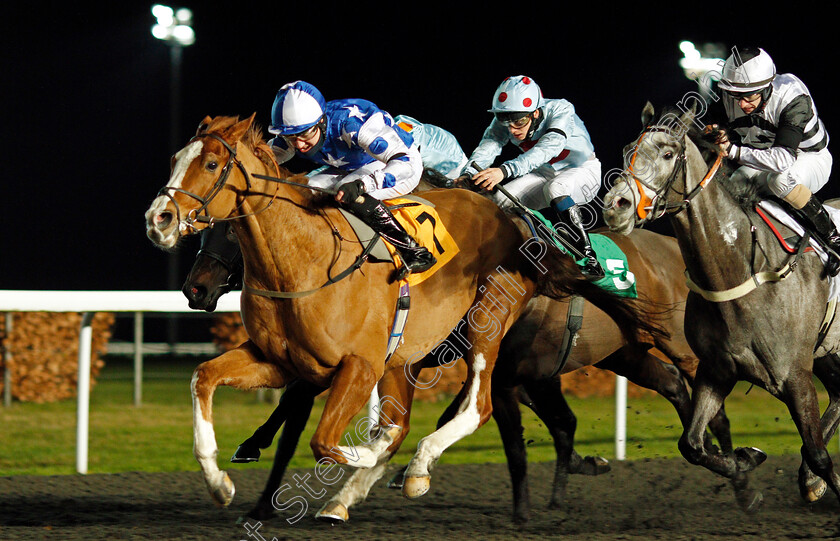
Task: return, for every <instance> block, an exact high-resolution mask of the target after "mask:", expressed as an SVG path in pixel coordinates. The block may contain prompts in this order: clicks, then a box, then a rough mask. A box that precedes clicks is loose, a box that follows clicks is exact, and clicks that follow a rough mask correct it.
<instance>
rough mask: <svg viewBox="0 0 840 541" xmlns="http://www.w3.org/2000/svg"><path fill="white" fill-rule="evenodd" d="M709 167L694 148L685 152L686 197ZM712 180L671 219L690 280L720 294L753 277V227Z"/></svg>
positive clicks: (734, 203)
mask: <svg viewBox="0 0 840 541" xmlns="http://www.w3.org/2000/svg"><path fill="white" fill-rule="evenodd" d="M707 171H708V166H707V165H706V163H705V161H704V160H703V158H702V156H701V155H700V152H699V151H698V150H697V149H696V148H695V147H693V146H690V147H689V150H688V151H687V164H686V186H685V192H686V193H689V192H690V191H691V190H692V189H693V188H694V187H695V186H696V185H697V184H699V182H700V181H701V180H702V179H703V177H704V176H705V175H706V173H707ZM720 182H721V181H720V180H719V179H717V178H715V179H713V180H710V181H709V182H708V184H706V187H705V188H703V190H702V191H701V192H700V193H698V194H697V195H696V196H695V197H694V198H693V199H692V200H691V201H690V203H688V207H687V208H686V209H684V210H683V211H682V212H679V213H677V214H675V215H674V216H673V218H672V224H673V226H674V231H675V233H676V236H677V240H678V241H679V245H680V251H681V252H682V256H683V259H684V260H685V265H686V269H687V270H688V272H689V274H690V276H691V278H692V279H693V280H694V281H695V282H697V283H698V284H699V285H700V286H701V287H706V288H709V289H714V290H722V289H727V288H730V287H732V285H733V281H736V280H737V281H738V282H740V281H741V280H743V279H746V278H747V277H749V276H750V275H751V274H752V265H753V261H752V260H751V256H752V246H751V244H752V233H751V227H752V224H751V222H750V220H749V218H748V216H747V214H746V213H745V212H744V211H743V210H742V209H740V208H739V207H738V205H737V204H736V202H735V200H734V199H733V198H732V197H731V196H730V195H729V193H727V191H726V189H725V188H723V186H722V185H721V184H720Z"/></svg>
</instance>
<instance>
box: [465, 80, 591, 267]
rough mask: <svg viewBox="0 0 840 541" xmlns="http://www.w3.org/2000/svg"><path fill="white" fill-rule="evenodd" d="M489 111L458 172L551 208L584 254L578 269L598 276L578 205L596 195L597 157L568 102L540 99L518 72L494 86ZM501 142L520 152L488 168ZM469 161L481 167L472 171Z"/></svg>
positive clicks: (502, 199)
mask: <svg viewBox="0 0 840 541" xmlns="http://www.w3.org/2000/svg"><path fill="white" fill-rule="evenodd" d="M489 112H491V113H493V120H492V122H491V123H490V126H489V127H488V128H487V129H486V130H485V131H484V136H483V137H482V139H481V142H480V143H479V144H478V147H476V149H475V150H474V151H473V153H472V156H470V159H469V163H470V165H469V166H467V167H466V168H464V170H463V174H465V175H470V176H471V177H472V178H473V180H474V182H475V184H476V185H478V186H481V187H482V188H485V189H487V190H491V189H493V187H495V186H496V185H497V184H499V183H500V182H505V184H504V187H505V189H506V190H507V191H508V192H509V193H510V194H511V195H513V196H514V197H516V198H517V199H519V201H520V202H521V203H522V204H523V205H525V206H526V207H528V208H531V209H535V210H538V209H542V208H546V207H548V206H552V207H554V209H555V210H557V212H558V214H559V215H560V218H561V219H562V220H563V222H565V223H566V224H569V225H571V226H573V230H572V231H567V233H569V235H568V236H569V237H571V240H572V241H573V242H574V244H575V248H576V249H577V250H578V251H579V252H580V253H582V254H583V255H584V256H585V257H586V262H585V264H584V267H583V269H582V271H583V272H584V273H585V274H587V275H589V276H592V277H599V276H603V275H604V271H603V269H602V268H601V265H600V264H599V263H598V260H597V259H596V257H595V251H594V250H593V249H592V245H591V244H590V242H589V235H588V233H587V231H586V227H585V226H584V224H583V220H582V219H581V214H580V209H579V205H585V204H586V203H589V202H590V201H592V200H593V199H594V198H595V196H596V195H597V194H598V190H599V189H600V187H601V162H600V161H599V160H598V158H596V157H595V151H594V147H593V145H592V141H591V140H590V138H589V132H588V131H587V130H586V126H585V125H584V124H583V121H582V120H581V119H580V117H578V115H577V114H576V113H575V108H574V106H573V105H572V104H571V103H570V102H568V101H567V100H564V99H550V100H547V99H544V98H543V95H542V91H541V90H540V87H539V86H538V85H537V83H536V82H535V81H534V80H533V79H531V78H530V77H526V76H524V75H518V76H516V77H508V78H507V79H505V80H504V81H503V82H502V84H500V85H499V87H498V88H497V89H496V92H495V94H494V95H493V103H492V107H491V108H490V111H489ZM507 143H513V144H514V145H515V146H516V147H518V148H519V150H521V151H522V154H520V155H519V156H517V157H515V158H513V159H511V160H508V161H505V162H504V163H502V164H501V165H500V166H498V167H492V165H493V164H494V162H495V160H496V158H497V157H498V156H499V154H501V152H502V147H503V146H504V145H506V144H507ZM473 162H475V164H476V165H478V167H480V168H482V171H480V172H478V171H476V170H475V168H473V167H472V163H473ZM493 198H494V199H495V201H496V202H497V203H498V204H499V206H501V207H502V208H509V207H511V206H512V203H511V201H509V200H508V199H507V197H506V196H505V195H504V194H502V193H495V194H494V195H493Z"/></svg>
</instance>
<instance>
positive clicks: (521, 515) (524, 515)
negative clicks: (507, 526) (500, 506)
mask: <svg viewBox="0 0 840 541" xmlns="http://www.w3.org/2000/svg"><path fill="white" fill-rule="evenodd" d="M530 519H531V514H530V513H528V512H527V511H525V512H514V513H513V523H514V524H527V523H528V521H529V520H530Z"/></svg>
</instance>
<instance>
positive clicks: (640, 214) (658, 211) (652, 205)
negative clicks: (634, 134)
mask: <svg viewBox="0 0 840 541" xmlns="http://www.w3.org/2000/svg"><path fill="white" fill-rule="evenodd" d="M656 132H661V133H667V134H669V136H670V137H671V138H672V140H680V141H681V142H680V150H679V154H678V155H677V158H676V161H677V163H676V165H674V169H673V171H671V174H670V176H669V177H668V179H667V180H666V181H665V182H664V183H663V184H662V185H661V186H660V187H659V188H655V187H653V186H651V185H649V184H648V183H647V182H645V181H644V180H643V179H641V178H639V177H638V176H637V175H636V174H635V172H634V171H633V168H634V167H635V164H636V157H637V155H638V153H639V148H640V146H641V143H642V140H643V139H644V138H645V136H646V135H648V134H650V133H656ZM675 135H677V134H676V133H675V131H674V130H672V129H670V128H667V127H665V126H648V127H647V128H645V129H644V130H642V133H641V134H640V135H639V137H638V139H637V140H636V143H635V145H634V148H635V150H634V151H633V154H632V155H631V156H630V160H629V164H628V166H627V169H626V173H627V174H628V175H629V176H630V178H631V179H632V180H633V181H634V182H635V183H636V188H637V189H638V191H639V200H638V202H637V203H636V217H637V219H636V225H642V224H645V223H647V222H648V221H652V220H656V219H658V218H660V217H662V216H663V215H665V214H678V213H679V212H681V211H683V210H685V209H686V208H688V206H689V204H690V203H691V200H692V199H694V198H695V197H697V195H698V194H699V193H700V192H701V191H703V188H705V187H706V184H708V183H709V181H710V180H711V179H712V178H714V176H715V175H716V174H717V172H718V171H719V170H720V166H721V164H722V163H723V153H720V152H719V153H718V154H717V157H716V158H715V161H714V163H713V164H712V166H711V167H710V168H709V170H708V171H707V172H706V175H705V176H704V177H703V179H702V180H701V181H700V183H699V184H697V186H695V187H694V188H692V190H691V191H690V192H688V193H687V194H685V195H684V196H683V197H682V198H681V200H680V201H679V202H673V203H669V202H667V201H665V200H664V198H663V197H662V196H663V195H664V194H666V193H668V192H669V191H672V189H673V185H674V182H676V180H677V177H678V175H679V174H680V173H682V174H683V185H685V184H686V182H685V181H686V180H687V173H686V171H685V166H686V161H687V160H686V154H685V153H686V144H685V138H686V137H688V134H687V133H681V134H679V135H680V137H676V136H675ZM644 188H648V189H649V190H651V191H653V192H654V196H653V198H651V197H648V195H647V193H646V192H645V190H644ZM652 214H653V215H655V216H654V217H651V215H652Z"/></svg>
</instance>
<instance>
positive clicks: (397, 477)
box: [388, 470, 405, 488]
mask: <svg viewBox="0 0 840 541" xmlns="http://www.w3.org/2000/svg"><path fill="white" fill-rule="evenodd" d="M404 477H405V470H400V471H398V472H397V473H395V474H394V476H393V477H391V479H389V480H388V488H402V487H403V478H404Z"/></svg>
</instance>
